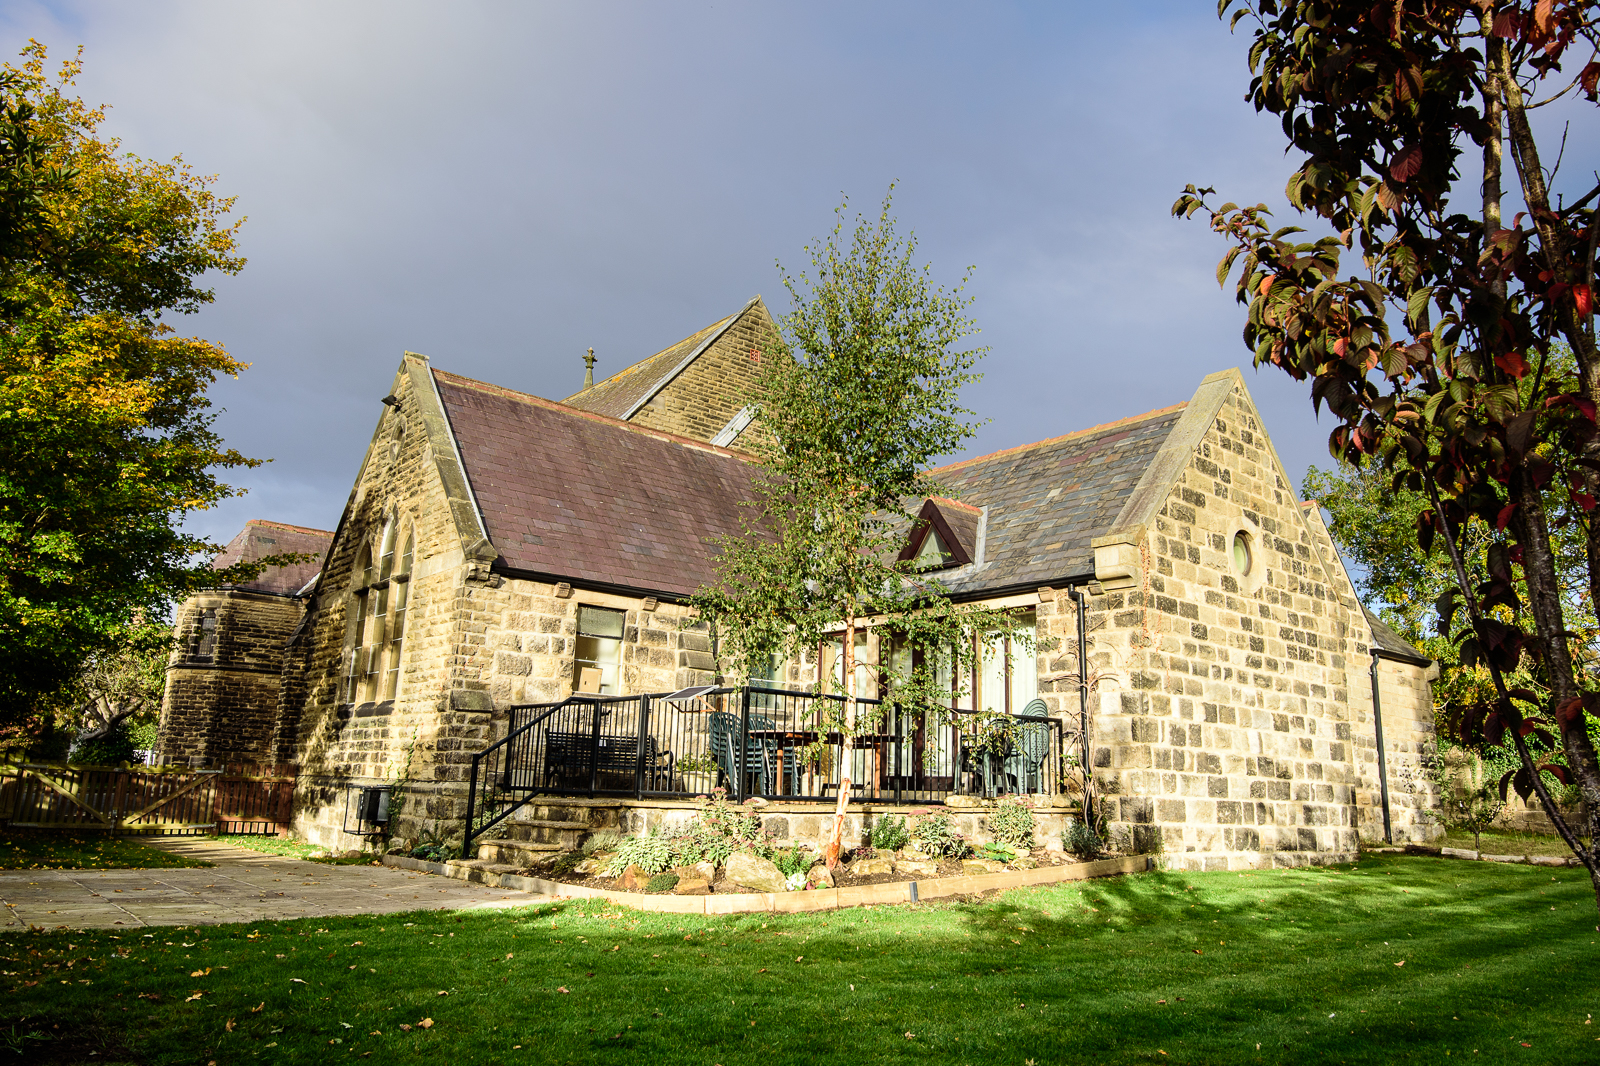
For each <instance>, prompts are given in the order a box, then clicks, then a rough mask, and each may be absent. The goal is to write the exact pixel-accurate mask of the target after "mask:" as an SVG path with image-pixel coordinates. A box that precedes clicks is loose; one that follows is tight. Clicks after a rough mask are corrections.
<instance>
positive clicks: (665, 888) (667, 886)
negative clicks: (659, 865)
mask: <svg viewBox="0 0 1600 1066" xmlns="http://www.w3.org/2000/svg"><path fill="white" fill-rule="evenodd" d="M677 887H678V875H677V874H656V875H655V876H654V877H652V878H651V879H650V880H649V881H647V882H645V886H644V890H645V891H646V892H671V891H672V890H673V889H675V888H677Z"/></svg>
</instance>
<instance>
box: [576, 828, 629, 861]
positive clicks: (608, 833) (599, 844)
mask: <svg viewBox="0 0 1600 1066" xmlns="http://www.w3.org/2000/svg"><path fill="white" fill-rule="evenodd" d="M622 841H623V836H622V834H621V833H619V832H617V831H616V830H614V829H602V830H600V831H599V832H598V833H591V834H589V839H588V840H585V841H584V842H583V853H584V854H585V855H593V854H595V853H596V852H600V851H616V850H617V848H618V847H620V846H621V844H622Z"/></svg>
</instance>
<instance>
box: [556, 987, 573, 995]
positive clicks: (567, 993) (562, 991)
mask: <svg viewBox="0 0 1600 1066" xmlns="http://www.w3.org/2000/svg"><path fill="white" fill-rule="evenodd" d="M556 991H557V992H560V993H561V994H562V995H563V996H566V995H570V994H571V993H569V992H568V991H567V990H566V989H565V988H558V989H556Z"/></svg>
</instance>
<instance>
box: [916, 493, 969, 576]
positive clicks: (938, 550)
mask: <svg viewBox="0 0 1600 1066" xmlns="http://www.w3.org/2000/svg"><path fill="white" fill-rule="evenodd" d="M982 519H983V509H982V508H980V507H973V506H972V505H971V504H966V503H960V502H958V501H956V500H947V499H945V498H944V497H942V496H929V497H928V498H927V499H926V500H924V501H923V504H922V509H921V510H920V511H918V512H917V518H916V521H915V522H913V523H912V526H911V535H910V537H909V538H907V540H906V546H905V547H904V548H903V549H902V550H901V552H900V560H901V561H902V562H910V563H911V565H912V567H913V568H914V569H916V570H948V569H949V568H951V567H953V566H965V565H967V564H968V563H970V562H972V561H973V560H974V559H975V558H976V557H977V554H978V551H977V542H978V526H979V524H980V523H981V522H982Z"/></svg>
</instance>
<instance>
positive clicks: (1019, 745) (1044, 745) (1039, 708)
mask: <svg viewBox="0 0 1600 1066" xmlns="http://www.w3.org/2000/svg"><path fill="white" fill-rule="evenodd" d="M1049 710H1050V709H1049V708H1048V707H1047V706H1045V702H1044V700H1034V701H1033V702H1032V703H1030V704H1028V706H1027V707H1025V708H1023V711H1022V713H1023V715H1024V716H1029V717H1031V716H1034V715H1037V716H1038V717H1039V718H1043V717H1044V716H1045V715H1046V714H1048V713H1049ZM1049 751H1050V727H1049V725H1048V724H1046V723H1045V722H1043V721H1019V722H1018V723H1017V729H1016V733H1015V735H1014V736H1013V737H1012V739H1011V750H1010V751H1008V752H1007V753H1006V756H1005V766H1004V774H1005V779H1006V780H1007V781H1008V782H1009V783H1010V784H1011V785H1012V786H1013V787H1014V789H1015V791H1017V792H1038V791H1039V790H1040V789H1041V788H1043V787H1044V760H1045V757H1046V756H1047V755H1048V754H1049Z"/></svg>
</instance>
